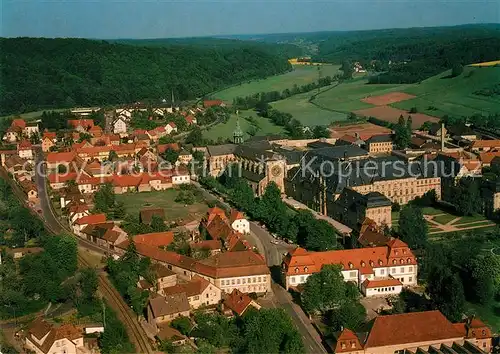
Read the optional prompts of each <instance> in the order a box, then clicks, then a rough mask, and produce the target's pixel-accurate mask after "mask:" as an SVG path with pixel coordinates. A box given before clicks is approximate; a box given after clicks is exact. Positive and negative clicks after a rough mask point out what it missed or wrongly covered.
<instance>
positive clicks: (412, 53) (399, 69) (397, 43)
mask: <svg viewBox="0 0 500 354" xmlns="http://www.w3.org/2000/svg"><path fill="white" fill-rule="evenodd" d="M323 36H324V34H323ZM498 53H500V26H499V25H493V24H492V25H464V26H455V27H434V28H406V29H385V30H376V31H353V32H337V33H332V34H331V36H330V37H328V38H327V39H326V40H324V41H321V42H319V47H318V53H317V54H316V55H315V57H313V60H314V61H324V62H333V63H339V64H340V63H342V62H344V61H350V62H354V61H359V62H360V63H361V64H362V65H363V66H365V67H366V68H368V69H369V70H370V71H372V72H377V73H380V74H378V75H374V76H372V77H371V78H370V82H371V83H384V84H386V83H394V84H400V83H415V82H419V81H422V80H424V79H426V78H428V77H431V76H434V75H436V74H439V73H440V72H443V71H445V70H448V69H450V68H452V66H453V65H454V64H457V63H458V64H462V65H467V64H471V63H477V62H484V61H490V60H497V59H498Z"/></svg>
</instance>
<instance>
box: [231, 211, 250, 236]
mask: <svg viewBox="0 0 500 354" xmlns="http://www.w3.org/2000/svg"><path fill="white" fill-rule="evenodd" d="M229 223H230V224H231V227H232V228H233V230H235V231H238V232H239V233H240V234H248V233H250V222H249V221H248V220H247V219H246V218H245V216H244V215H243V213H242V212H241V211H238V210H236V209H233V210H231V218H230V220H229Z"/></svg>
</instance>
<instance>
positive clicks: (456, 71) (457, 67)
mask: <svg viewBox="0 0 500 354" xmlns="http://www.w3.org/2000/svg"><path fill="white" fill-rule="evenodd" d="M463 72H464V67H463V65H462V64H460V63H454V64H453V65H452V67H451V77H457V76H460V75H462V73H463Z"/></svg>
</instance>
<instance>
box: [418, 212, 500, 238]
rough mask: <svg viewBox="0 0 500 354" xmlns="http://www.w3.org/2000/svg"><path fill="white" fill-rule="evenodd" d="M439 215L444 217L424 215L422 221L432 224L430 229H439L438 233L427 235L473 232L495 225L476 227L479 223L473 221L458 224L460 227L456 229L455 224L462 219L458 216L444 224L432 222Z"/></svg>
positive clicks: (490, 223) (491, 223)
mask: <svg viewBox="0 0 500 354" xmlns="http://www.w3.org/2000/svg"><path fill="white" fill-rule="evenodd" d="M439 215H444V214H436V215H424V219H425V220H426V221H427V222H428V223H429V224H432V227H435V228H436V229H439V231H432V232H429V235H432V234H440V233H443V232H457V231H466V230H473V229H479V228H482V227H489V226H493V225H495V223H493V222H489V223H484V224H481V225H477V223H478V222H479V221H475V222H470V223H466V224H459V225H458V226H460V227H457V226H456V225H455V223H456V222H458V221H459V220H460V219H462V217H460V216H458V217H456V218H454V219H453V220H450V221H448V222H447V223H446V224H441V223H439V222H437V221H435V220H434V217H436V216H439ZM480 221H481V222H482V221H483V220H480ZM485 221H488V220H485ZM469 224H471V226H467V225H469Z"/></svg>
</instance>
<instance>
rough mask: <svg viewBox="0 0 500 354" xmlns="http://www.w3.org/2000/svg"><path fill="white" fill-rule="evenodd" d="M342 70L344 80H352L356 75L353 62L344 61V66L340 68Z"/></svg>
mask: <svg viewBox="0 0 500 354" xmlns="http://www.w3.org/2000/svg"><path fill="white" fill-rule="evenodd" d="M340 70H342V72H343V74H342V78H343V79H347V80H348V79H352V74H354V67H353V65H352V63H351V62H349V61H347V60H344V61H343V62H342V66H341V67H340Z"/></svg>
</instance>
